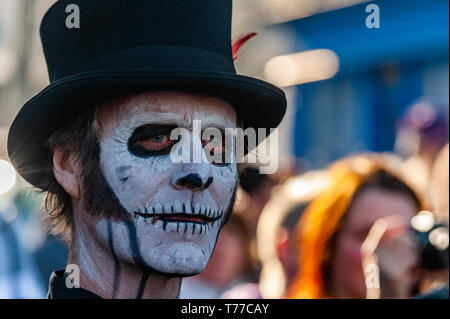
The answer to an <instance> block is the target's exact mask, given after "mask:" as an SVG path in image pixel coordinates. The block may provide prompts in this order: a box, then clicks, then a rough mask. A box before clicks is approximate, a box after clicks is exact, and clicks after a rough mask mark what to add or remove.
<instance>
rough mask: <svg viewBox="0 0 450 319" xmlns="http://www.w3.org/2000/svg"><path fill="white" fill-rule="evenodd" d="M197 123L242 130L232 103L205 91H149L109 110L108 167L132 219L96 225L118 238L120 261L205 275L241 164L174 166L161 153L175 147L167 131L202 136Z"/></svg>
mask: <svg viewBox="0 0 450 319" xmlns="http://www.w3.org/2000/svg"><path fill="white" fill-rule="evenodd" d="M194 120H200V121H201V125H202V130H203V129H206V128H209V127H216V128H219V129H224V128H235V127H236V114H235V111H234V109H233V108H232V107H231V106H230V105H229V104H227V103H225V102H223V101H221V100H218V99H213V98H208V97H204V96H199V95H188V94H183V93H175V92H157V93H146V94H142V95H137V96H133V97H131V98H128V99H126V100H121V101H120V102H117V101H116V102H113V103H111V104H108V105H105V106H103V107H102V108H101V112H100V123H101V128H100V129H99V130H100V133H99V143H100V167H101V169H102V171H103V174H104V176H105V179H106V181H107V182H108V184H109V185H110V187H111V188H112V190H113V192H114V193H115V195H116V197H117V198H118V199H119V201H120V203H121V204H122V206H123V207H124V208H125V210H126V211H127V213H128V214H129V215H130V216H131V217H132V219H131V220H130V221H128V222H127V221H122V222H119V221H114V222H113V221H108V220H106V219H102V220H100V222H98V223H97V225H96V229H97V232H98V235H99V238H100V240H101V241H102V242H103V243H104V244H105V245H108V243H109V245H110V246H111V240H110V238H109V236H111V235H112V236H111V237H112V246H113V250H114V251H113V252H114V254H115V255H116V256H117V257H118V258H119V259H122V260H124V261H126V262H130V263H135V264H144V265H147V266H149V267H151V268H153V269H155V270H157V271H159V272H163V273H170V274H177V275H190V274H196V273H199V272H201V271H202V270H203V269H204V267H205V266H206V264H207V262H208V260H209V258H210V257H211V254H212V252H213V250H214V246H215V244H216V239H217V236H218V233H219V230H220V227H221V223H222V222H223V219H224V215H225V213H226V211H227V209H228V208H229V205H230V202H231V199H232V196H233V192H234V190H235V186H236V182H237V166H236V163H231V164H228V165H221V166H219V165H215V164H210V163H207V162H202V163H197V164H196V163H180V164H174V163H173V162H172V161H171V158H170V154H169V153H165V151H161V149H165V148H166V146H170V145H171V144H170V143H171V142H170V140H169V141H168V139H167V138H166V134H168V136H170V130H171V129H172V128H175V127H183V128H186V129H188V130H189V131H190V132H191V138H192V139H200V137H199V136H193V135H192V124H193V121H194ZM173 142H174V143H176V141H173ZM199 145H202V144H201V142H200V144H199ZM155 150H156V152H155ZM200 184H201V185H200ZM108 222H109V223H110V226H109V227H110V228H109V230H108Z"/></svg>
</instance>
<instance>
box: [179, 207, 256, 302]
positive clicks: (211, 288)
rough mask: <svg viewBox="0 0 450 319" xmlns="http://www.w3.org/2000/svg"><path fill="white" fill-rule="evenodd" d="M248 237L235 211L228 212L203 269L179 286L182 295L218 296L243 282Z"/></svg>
mask: <svg viewBox="0 0 450 319" xmlns="http://www.w3.org/2000/svg"><path fill="white" fill-rule="evenodd" d="M249 245H250V237H249V234H248V230H247V227H246V225H245V223H244V221H243V220H242V218H241V217H240V216H238V215H233V214H232V215H231V218H230V221H229V222H228V224H227V225H225V226H224V227H223V229H222V231H221V233H220V235H219V239H218V241H217V246H216V248H215V250H214V253H213V255H212V257H211V259H210V261H209V263H208V265H207V266H206V268H205V270H203V272H202V273H200V274H199V275H197V276H194V277H190V278H185V279H184V280H183V283H182V286H181V293H180V298H182V299H218V298H220V297H221V295H222V294H223V293H224V292H225V291H226V290H228V289H230V288H232V287H234V286H235V285H237V284H240V283H242V282H247V281H248V278H246V275H247V274H248V272H249V268H250V255H249V249H250V246H249Z"/></svg>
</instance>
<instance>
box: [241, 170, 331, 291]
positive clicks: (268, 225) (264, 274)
mask: <svg viewBox="0 0 450 319" xmlns="http://www.w3.org/2000/svg"><path fill="white" fill-rule="evenodd" d="M327 182H328V174H327V172H326V171H311V172H308V173H306V174H303V175H301V176H296V177H291V178H289V179H288V180H286V181H285V182H284V183H283V184H282V185H279V186H277V187H276V188H275V189H274V191H273V195H272V197H271V199H270V201H269V202H268V203H267V205H266V206H265V207H264V210H263V211H262V214H261V218H260V219H259V222H258V229H257V244H258V256H259V258H260V260H261V263H262V270H261V275H260V280H259V287H258V289H259V290H260V294H261V296H262V297H263V298H281V297H282V296H283V294H284V292H285V289H286V287H287V286H289V285H290V284H291V283H292V281H293V279H294V278H295V276H296V274H297V269H298V257H299V256H298V249H299V247H298V243H297V241H296V238H295V236H294V229H295V225H297V223H298V220H299V219H300V217H301V215H302V214H303V211H304V209H305V208H306V206H307V205H308V203H309V202H310V201H311V200H312V199H313V198H314V197H315V196H316V195H317V194H318V193H319V192H320V191H321V190H322V189H323V188H324V187H325V186H326V185H327ZM241 293H242V291H241ZM235 295H238V291H235Z"/></svg>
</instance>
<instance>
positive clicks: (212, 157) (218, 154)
mask: <svg viewBox="0 0 450 319" xmlns="http://www.w3.org/2000/svg"><path fill="white" fill-rule="evenodd" d="M202 144H203V148H204V150H205V154H206V157H207V158H208V159H209V161H210V162H211V163H212V164H214V165H216V166H225V165H228V164H229V163H226V158H225V144H224V142H223V140H222V141H221V142H220V141H215V140H214V138H210V140H209V141H208V140H203V142H202Z"/></svg>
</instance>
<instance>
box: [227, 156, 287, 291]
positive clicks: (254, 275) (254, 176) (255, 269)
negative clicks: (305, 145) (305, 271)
mask: <svg viewBox="0 0 450 319" xmlns="http://www.w3.org/2000/svg"><path fill="white" fill-rule="evenodd" d="M291 174H292V169H291V167H290V166H289V165H284V166H280V167H279V169H278V170H277V173H275V174H271V175H267V174H262V173H261V172H260V170H259V168H258V167H257V166H247V167H245V169H244V170H243V171H242V172H241V173H240V177H239V186H240V187H239V189H238V191H237V196H236V204H235V206H234V213H235V214H236V215H239V216H240V218H241V219H242V221H243V222H244V224H245V227H246V228H247V232H248V234H249V238H250V264H251V265H250V268H249V273H248V274H247V277H248V278H250V279H252V281H254V282H257V281H258V278H259V273H260V271H261V264H260V261H259V257H258V253H257V239H256V227H257V225H258V221H259V218H260V216H261V212H262V210H263V208H264V206H265V205H266V203H267V202H268V201H269V200H270V198H271V196H272V195H271V194H272V190H273V189H274V188H275V187H276V186H277V185H278V184H279V183H280V182H281V181H283V180H284V179H286V178H287V177H288V176H290V175H291Z"/></svg>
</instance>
